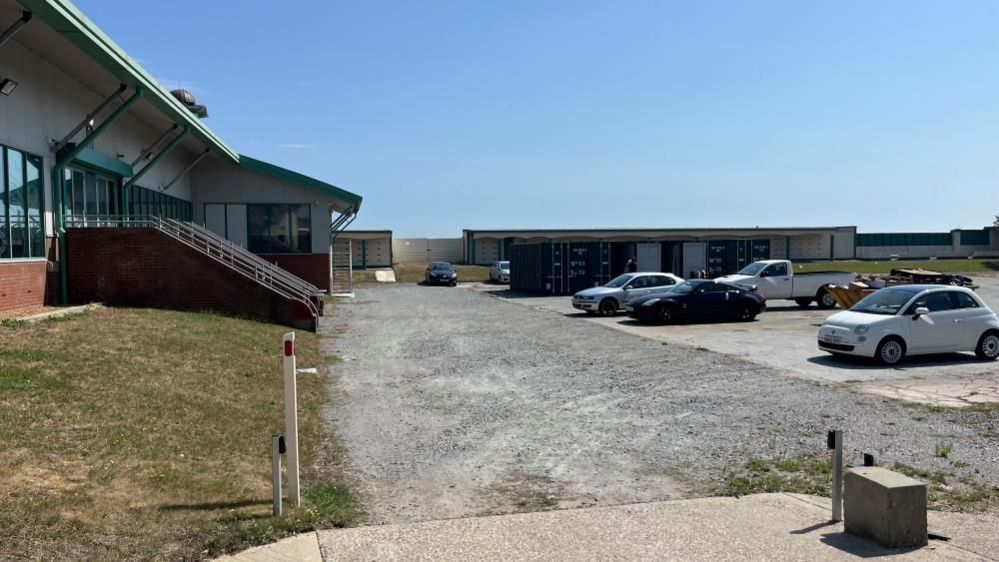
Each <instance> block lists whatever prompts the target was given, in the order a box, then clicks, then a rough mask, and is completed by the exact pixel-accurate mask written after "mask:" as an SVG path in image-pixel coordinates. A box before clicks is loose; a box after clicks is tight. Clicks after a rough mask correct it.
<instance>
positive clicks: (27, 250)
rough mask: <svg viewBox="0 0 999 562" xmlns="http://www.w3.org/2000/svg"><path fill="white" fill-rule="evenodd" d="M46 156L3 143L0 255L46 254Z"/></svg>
mask: <svg viewBox="0 0 999 562" xmlns="http://www.w3.org/2000/svg"><path fill="white" fill-rule="evenodd" d="M41 182H42V159H41V158H39V157H37V156H33V155H30V154H26V153H24V152H21V151H19V150H15V149H13V148H7V147H0V259H10V258H15V259H16V258H30V257H43V256H44V255H45V229H44V223H43V221H44V219H45V216H44V213H43V212H42V183H41Z"/></svg>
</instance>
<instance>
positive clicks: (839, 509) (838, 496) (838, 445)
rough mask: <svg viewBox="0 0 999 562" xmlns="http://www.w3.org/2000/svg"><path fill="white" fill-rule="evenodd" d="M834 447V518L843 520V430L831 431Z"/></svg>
mask: <svg viewBox="0 0 999 562" xmlns="http://www.w3.org/2000/svg"><path fill="white" fill-rule="evenodd" d="M829 434H830V435H829V437H830V441H831V443H830V445H831V448H832V450H833V451H832V472H833V481H832V520H833V521H842V520H843V430H842V429H835V430H833V431H830V432H829Z"/></svg>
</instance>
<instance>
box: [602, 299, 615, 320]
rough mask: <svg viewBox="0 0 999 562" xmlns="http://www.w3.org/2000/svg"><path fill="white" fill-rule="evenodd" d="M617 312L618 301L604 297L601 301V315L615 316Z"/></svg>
mask: <svg viewBox="0 0 999 562" xmlns="http://www.w3.org/2000/svg"><path fill="white" fill-rule="evenodd" d="M615 314H617V301H616V300H614V299H604V300H602V301H600V315H601V316H614V315H615Z"/></svg>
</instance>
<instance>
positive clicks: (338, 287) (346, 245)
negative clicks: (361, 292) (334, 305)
mask: <svg viewBox="0 0 999 562" xmlns="http://www.w3.org/2000/svg"><path fill="white" fill-rule="evenodd" d="M351 251H352V249H351V242H350V238H345V239H339V240H337V239H334V241H333V246H332V249H331V252H332V253H333V255H332V256H331V257H332V260H333V287H332V290H331V291H330V294H332V295H333V296H337V297H352V296H354V280H353V264H352V263H351V259H352V258H351Z"/></svg>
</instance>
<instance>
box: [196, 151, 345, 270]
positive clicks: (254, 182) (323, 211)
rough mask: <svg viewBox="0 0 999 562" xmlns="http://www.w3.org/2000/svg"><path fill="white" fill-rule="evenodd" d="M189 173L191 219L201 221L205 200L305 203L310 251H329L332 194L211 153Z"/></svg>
mask: <svg viewBox="0 0 999 562" xmlns="http://www.w3.org/2000/svg"><path fill="white" fill-rule="evenodd" d="M191 176H192V178H191V183H192V186H193V188H194V198H193V203H194V205H193V206H194V222H196V223H198V224H204V222H205V217H204V213H205V204H206V203H222V204H237V203H239V204H250V203H277V204H282V203H283V204H308V205H310V206H311V207H312V253H314V254H326V253H329V250H330V223H331V212H330V204H331V203H332V201H333V199H332V198H330V197H327V196H325V195H323V194H322V193H319V192H317V191H314V190H312V189H307V188H304V187H301V186H298V185H295V184H291V183H288V182H285V181H282V180H280V179H278V178H275V177H272V176H268V175H264V174H260V173H257V172H254V171H252V170H247V169H245V168H242V167H240V166H239V165H237V164H230V163H228V162H222V161H221V160H217V159H215V158H212V157H209V158H205V159H204V160H202V161H201V163H199V164H198V165H197V166H196V167H195V168H194V170H193V171H192V172H191Z"/></svg>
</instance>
